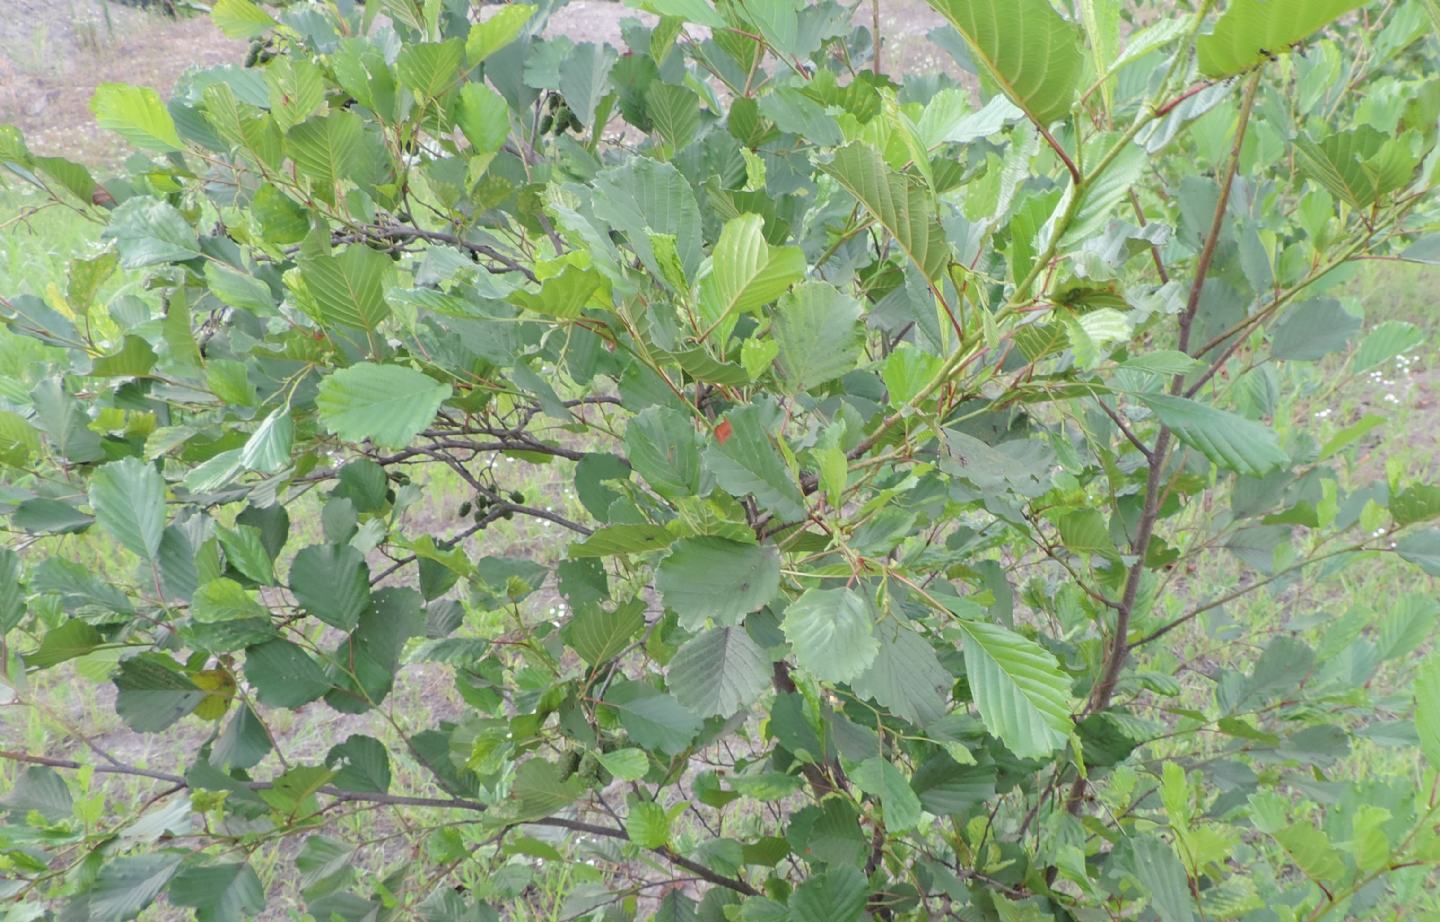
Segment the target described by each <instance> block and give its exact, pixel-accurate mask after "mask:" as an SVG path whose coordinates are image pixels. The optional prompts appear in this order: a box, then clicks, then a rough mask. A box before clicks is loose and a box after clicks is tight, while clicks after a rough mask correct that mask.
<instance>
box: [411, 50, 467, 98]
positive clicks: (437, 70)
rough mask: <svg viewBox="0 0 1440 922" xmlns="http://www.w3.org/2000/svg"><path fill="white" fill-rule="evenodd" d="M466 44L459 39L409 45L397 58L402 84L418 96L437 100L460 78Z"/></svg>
mask: <svg viewBox="0 0 1440 922" xmlns="http://www.w3.org/2000/svg"><path fill="white" fill-rule="evenodd" d="M464 60H465V45H464V43H463V42H461V41H460V39H458V38H452V39H450V40H449V41H445V42H417V43H415V44H407V45H406V46H405V47H404V48H403V49H401V51H400V56H399V57H398V58H397V59H396V61H395V73H396V75H397V76H398V77H399V78H400V83H401V85H402V86H406V87H409V88H410V89H411V90H413V91H414V92H415V95H416V96H419V97H422V98H424V99H434V98H435V97H437V96H440V95H442V94H443V93H444V92H445V91H446V90H448V89H450V88H451V87H452V86H454V85H455V83H456V81H458V80H459V79H460V65H461V64H462V63H463V62H464Z"/></svg>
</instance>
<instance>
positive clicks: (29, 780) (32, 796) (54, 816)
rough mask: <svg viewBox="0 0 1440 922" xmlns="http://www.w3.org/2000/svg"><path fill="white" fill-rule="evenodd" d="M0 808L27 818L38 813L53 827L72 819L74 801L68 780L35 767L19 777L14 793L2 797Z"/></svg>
mask: <svg viewBox="0 0 1440 922" xmlns="http://www.w3.org/2000/svg"><path fill="white" fill-rule="evenodd" d="M0 808H3V809H5V810H11V811H14V812H16V813H19V814H20V817H21V818H22V819H23V818H24V816H25V814H27V813H29V812H30V811H31V810H34V811H35V812H36V813H39V814H40V815H41V816H43V817H44V818H45V819H47V820H49V821H50V822H52V823H58V822H60V821H61V820H66V819H69V818H70V815H71V811H72V810H73V809H74V800H73V799H72V798H71V796H70V788H68V787H67V786H66V785H65V779H64V778H61V777H60V773H59V772H57V771H55V769H53V768H49V767H47V766H44V765H31V766H28V767H26V769H25V770H24V771H22V772H20V773H19V775H17V776H16V777H15V780H14V781H13V783H12V787H11V788H10V792H9V793H8V794H6V795H5V796H4V797H0Z"/></svg>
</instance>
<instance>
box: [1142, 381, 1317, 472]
mask: <svg viewBox="0 0 1440 922" xmlns="http://www.w3.org/2000/svg"><path fill="white" fill-rule="evenodd" d="M1139 399H1140V401H1141V402H1142V403H1144V404H1145V405H1146V406H1148V407H1149V408H1150V409H1151V410H1153V411H1154V412H1155V415H1156V416H1158V417H1159V418H1160V422H1161V423H1163V424H1165V425H1166V426H1168V427H1169V428H1170V429H1172V430H1173V431H1174V432H1175V435H1176V436H1178V437H1179V439H1180V441H1182V442H1184V443H1185V444H1186V445H1189V446H1190V447H1191V448H1193V449H1195V450H1196V451H1198V452H1200V453H1201V454H1202V455H1204V456H1205V457H1207V458H1209V459H1210V460H1211V461H1212V462H1214V463H1215V464H1216V465H1218V466H1220V467H1222V468H1227V469H1229V470H1232V471H1236V472H1237V473H1240V474H1246V475H1249V476H1251V477H1262V476H1264V475H1265V474H1267V473H1269V472H1270V471H1272V470H1275V469H1277V468H1282V467H1285V466H1286V465H1288V464H1289V463H1290V458H1289V456H1288V455H1286V454H1285V452H1284V451H1283V450H1282V449H1281V448H1280V444H1279V442H1278V441H1277V440H1276V438H1275V433H1274V432H1272V431H1271V430H1270V429H1267V428H1266V427H1265V426H1262V425H1260V424H1259V423H1257V422H1253V421H1251V420H1248V419H1245V418H1244V417H1243V416H1236V415H1235V414H1234V413H1228V412H1226V411H1225V410H1219V409H1216V408H1215V407H1212V406H1209V405H1207V404H1203V403H1196V402H1195V401H1193V400H1186V399H1185V398H1183V397H1171V396H1168V395H1163V394H1142V395H1139Z"/></svg>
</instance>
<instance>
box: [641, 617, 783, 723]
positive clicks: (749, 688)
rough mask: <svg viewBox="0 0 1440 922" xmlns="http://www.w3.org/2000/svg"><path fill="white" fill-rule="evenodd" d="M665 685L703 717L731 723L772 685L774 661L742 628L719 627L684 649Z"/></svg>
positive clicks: (674, 660)
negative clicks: (722, 719)
mask: <svg viewBox="0 0 1440 922" xmlns="http://www.w3.org/2000/svg"><path fill="white" fill-rule="evenodd" d="M665 684H666V685H667V686H668V687H669V688H670V691H671V692H672V693H673V694H674V695H675V697H676V698H678V699H679V700H680V703H681V704H683V705H684V706H685V707H687V708H689V709H690V710H691V711H694V712H695V713H696V714H699V715H700V716H701V717H728V716H730V715H731V714H734V713H735V712H736V711H738V710H740V709H741V708H743V707H746V706H748V705H749V704H750V703H751V702H753V701H754V700H755V699H756V698H758V697H759V696H760V693H761V692H763V691H764V690H765V689H766V688H767V687H769V685H770V658H769V657H768V656H766V655H765V651H764V650H761V649H760V647H759V646H758V645H757V644H756V643H755V641H753V640H751V639H750V635H749V634H748V633H746V631H745V629H744V628H742V627H717V628H712V629H710V630H708V631H705V632H704V633H702V634H699V635H697V636H695V637H693V638H691V639H690V640H689V641H687V642H686V643H685V645H684V646H682V647H681V648H680V650H679V651H678V652H677V653H676V654H675V658H674V659H672V660H671V661H670V668H669V669H668V670H667V671H666V673H665Z"/></svg>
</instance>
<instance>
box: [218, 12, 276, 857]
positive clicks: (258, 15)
mask: <svg viewBox="0 0 1440 922" xmlns="http://www.w3.org/2000/svg"><path fill="white" fill-rule="evenodd" d="M210 18H211V19H212V20H214V22H215V26H216V28H218V29H219V30H220V31H221V33H223V34H224V36H225V37H226V38H241V39H249V38H257V37H259V36H261V35H264V34H265V33H266V32H267V31H269V30H270V29H273V28H274V27H275V26H276V22H275V20H274V19H272V18H271V17H270V14H269V13H266V12H265V11H264V10H262V9H261V8H260V6H259V5H258V4H256V3H255V2H254V0H215V5H214V6H212V7H211V8H210ZM252 873H253V872H252Z"/></svg>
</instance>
